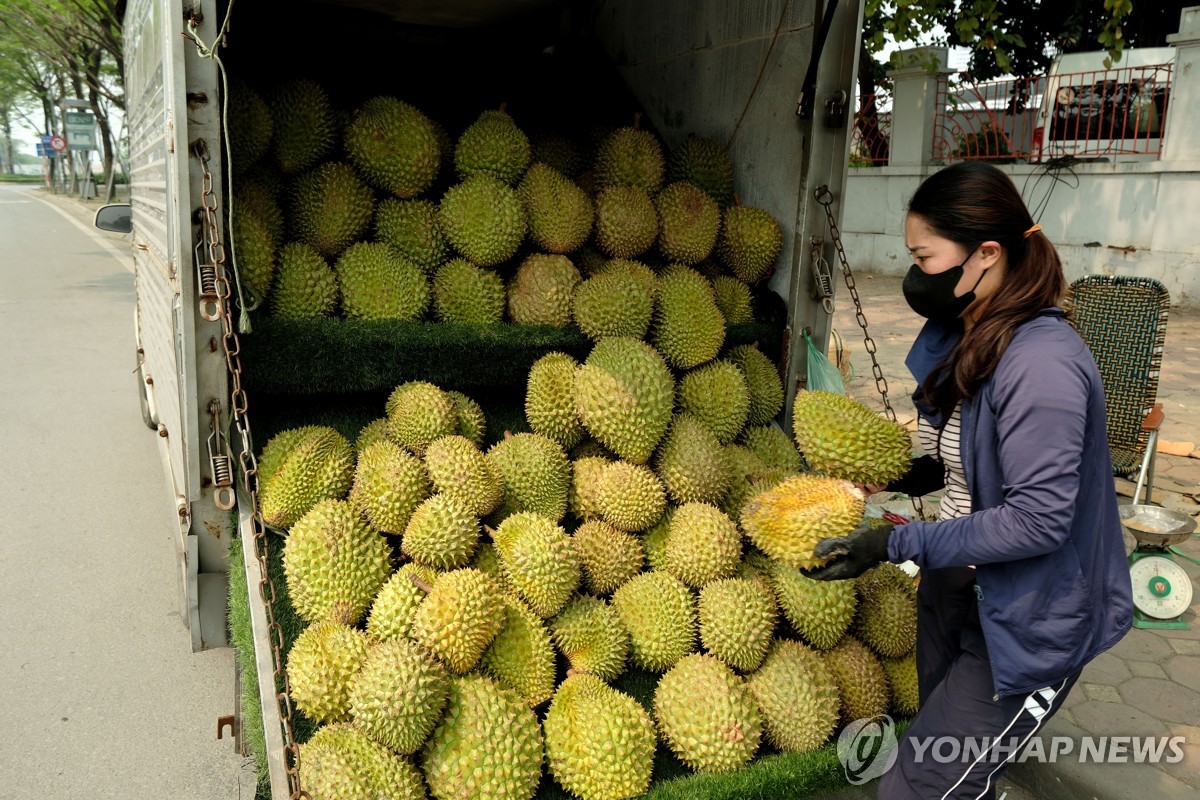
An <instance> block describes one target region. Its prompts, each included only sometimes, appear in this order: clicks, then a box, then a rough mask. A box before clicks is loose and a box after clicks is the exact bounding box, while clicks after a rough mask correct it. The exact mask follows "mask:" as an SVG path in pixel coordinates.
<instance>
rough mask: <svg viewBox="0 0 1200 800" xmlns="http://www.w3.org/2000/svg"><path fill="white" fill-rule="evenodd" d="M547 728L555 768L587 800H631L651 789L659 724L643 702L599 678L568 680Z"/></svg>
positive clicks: (549, 753) (548, 749)
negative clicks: (651, 716) (656, 731)
mask: <svg viewBox="0 0 1200 800" xmlns="http://www.w3.org/2000/svg"><path fill="white" fill-rule="evenodd" d="M545 731H546V756H547V759H548V760H549V762H550V772H551V773H553V775H554V778H555V779H556V780H557V781H558V782H559V783H560V784H561V785H562V786H563V787H564V788H565V789H566V790H567V791H569V792H571V793H572V794H574V795H576V796H577V797H579V798H581V800H626V798H632V797H638V796H640V795H641V794H642V793H643V792H645V791H646V789H647V788H649V786H650V771H651V769H652V768H653V767H654V745H655V733H654V723H653V722H652V721H651V719H650V715H649V714H648V713H647V712H646V709H644V708H642V706H641V704H640V703H638V701H636V700H634V699H633V698H632V697H630V696H629V695H627V694H623V693H622V692H619V691H617V690H616V689H613V688H612V687H610V686H608V685H607V684H605V683H604V682H603V681H602V680H600V679H599V678H596V677H594V676H591V675H572V676H570V677H568V678H567V679H566V680H565V681H563V683H562V685H561V686H559V687H558V691H557V692H556V693H555V695H554V701H553V702H552V703H551V704H550V709H549V711H547V712H546V721H545Z"/></svg>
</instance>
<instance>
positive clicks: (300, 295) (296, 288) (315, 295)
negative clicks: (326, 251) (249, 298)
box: [271, 242, 338, 319]
mask: <svg viewBox="0 0 1200 800" xmlns="http://www.w3.org/2000/svg"><path fill="white" fill-rule="evenodd" d="M277 261H278V270H277V272H276V275H275V285H274V287H273V288H272V289H271V313H272V314H274V315H275V316H277V317H283V318H286V319H310V318H312V317H324V316H329V315H330V314H332V313H333V312H334V310H335V309H337V305H338V285H337V276H336V275H334V272H333V270H332V269H331V268H330V266H329V264H328V262H326V261H325V259H324V258H322V257H321V254H320V253H318V252H317V251H316V250H314V249H313V248H312V247H311V246H310V245H307V244H304V243H302V242H292V243H291V244H285V245H284V246H283V247H282V248H280V250H279V254H278V258H277Z"/></svg>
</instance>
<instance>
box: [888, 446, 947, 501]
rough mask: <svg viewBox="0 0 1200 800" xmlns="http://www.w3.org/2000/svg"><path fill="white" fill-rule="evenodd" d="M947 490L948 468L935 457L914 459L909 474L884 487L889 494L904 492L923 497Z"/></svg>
mask: <svg viewBox="0 0 1200 800" xmlns="http://www.w3.org/2000/svg"><path fill="white" fill-rule="evenodd" d="M944 488H946V468H945V466H944V465H943V464H942V462H940V461H938V460H937V459H936V458H934V457H933V456H920V457H918V458H914V459H913V462H912V466H910V467H909V468H908V472H906V473H904V474H903V475H902V476H900V477H899V478H897V479H896V480H894V481H892V482H891V483H889V484H888V485H887V486H885V487H884V491H887V492H902V493H903V494H907V495H910V496H912V497H923V496H924V495H927V494H932V493H934V492H936V491H938V490H939V489H944Z"/></svg>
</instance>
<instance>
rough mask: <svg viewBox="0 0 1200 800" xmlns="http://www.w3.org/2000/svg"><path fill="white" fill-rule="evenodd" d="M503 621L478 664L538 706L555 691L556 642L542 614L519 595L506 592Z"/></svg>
mask: <svg viewBox="0 0 1200 800" xmlns="http://www.w3.org/2000/svg"><path fill="white" fill-rule="evenodd" d="M501 602H503V603H504V608H505V611H504V615H505V616H504V625H503V627H501V628H500V633H498V634H497V635H496V638H495V639H493V640H492V643H491V645H489V646H488V649H487V650H485V651H484V653H483V658H481V659H480V661H479V666H480V667H481V668H482V669H483V671H484V672H486V673H487V674H488V675H491V676H492V677H493V678H495V679H496V681H497V682H498V683H499V684H500V685H501V686H507V687H508V688H509V689H512V690H513V691H515V692H516V693H517V694H519V695H520V696H521V697H522V698H523V699H524V700H525V702H526V703H528V704H529V707H530V708H536V707H537V706H540V705H541V704H542V703H544V702H546V701H547V700H549V699H550V698H551V696H553V694H554V667H555V663H554V645H552V644H551V643H550V634H549V632H548V631H547V630H546V626H545V624H544V623H543V622H542V618H541V617H539V616H538V615H537V614H535V613H533V611H532V609H530V608H529V606H527V605H526V604H525V602H524V601H522V600H521V599H520V598H517V597H513V596H508V595H504V596H502V597H501Z"/></svg>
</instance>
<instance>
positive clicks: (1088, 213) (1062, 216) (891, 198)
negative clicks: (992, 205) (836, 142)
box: [843, 162, 1200, 306]
mask: <svg viewBox="0 0 1200 800" xmlns="http://www.w3.org/2000/svg"><path fill="white" fill-rule="evenodd" d="M940 168H941V167H940V166H929V167H923V168H922V167H880V168H874V169H870V168H865V169H855V170H851V172H850V178H849V181H848V182H847V187H846V210H845V213H844V215H843V229H844V236H843V239H844V241H845V244H846V253H847V256H848V257H849V259H850V265H851V266H852V267H854V268H856V269H860V270H864V271H867V272H878V273H882V274H887V275H901V274H903V273H904V272H905V271H906V270H907V269H908V267H909V264H910V263H912V262H911V259H910V258H909V256H908V253H907V251H906V250H905V246H904V209H905V208H906V207H907V205H908V200H909V198H910V197H912V194H913V192H915V191H916V189H917V186H918V185H920V183H921V181H922V180H924V178H926V177H927V176H929V175H931V174H933V173H934V172H936V171H937V170H938V169H940ZM1000 169H1002V170H1004V171H1005V172H1006V173H1008V174H1009V175H1010V176H1011V177H1012V179H1013V182H1014V183H1015V184H1016V186H1017V188H1018V189H1020V190H1022V192H1021V195H1022V197H1024V198H1025V202H1026V204H1027V205H1028V206H1029V207H1030V209H1031V210H1032V209H1036V208H1038V207H1039V205H1040V204H1041V203H1043V202H1045V200H1046V195H1047V193H1049V194H1050V198H1049V202H1048V204H1047V205H1046V208H1045V211H1044V212H1043V213H1042V216H1041V218H1040V222H1041V225H1042V228H1043V231H1044V232H1045V234H1046V235H1047V236H1048V237H1049V238H1050V241H1052V242H1054V245H1055V247H1057V248H1058V252H1059V255H1060V257H1061V258H1062V260H1063V268H1064V270H1065V272H1066V274H1067V280H1068V281H1071V280H1074V279H1076V278H1079V277H1081V276H1083V275H1088V274H1093V273H1104V274H1119V275H1136V276H1141V277H1147V278H1155V279H1157V280H1159V281H1162V283H1163V285H1164V286H1166V287H1167V289H1168V290H1169V291H1170V292H1171V301H1172V303H1174V304H1177V305H1188V306H1200V222H1198V221H1200V170H1196V169H1186V168H1175V169H1170V168H1169V165H1167V164H1164V163H1163V162H1155V163H1150V164H1145V163H1133V164H1081V165H1077V166H1076V167H1074V173H1075V175H1074V176H1072V175H1071V174H1070V173H1068V172H1065V171H1064V172H1060V173H1058V174H1059V176H1060V177H1061V178H1062V179H1064V180H1066V181H1069V182H1070V183H1069V184H1063V183H1055V182H1054V180H1053V178H1052V177H1051V176H1050V175H1049V174H1047V173H1046V172H1045V170H1044V169H1043V168H1042V167H1041V166H1040V165H1036V164H1020V165H1013V166H1008V165H1002V166H1000ZM1076 181H1078V186H1077V187H1076V186H1074V184H1075V182H1076Z"/></svg>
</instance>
